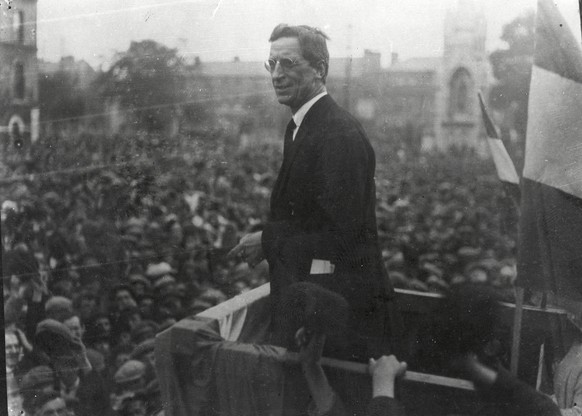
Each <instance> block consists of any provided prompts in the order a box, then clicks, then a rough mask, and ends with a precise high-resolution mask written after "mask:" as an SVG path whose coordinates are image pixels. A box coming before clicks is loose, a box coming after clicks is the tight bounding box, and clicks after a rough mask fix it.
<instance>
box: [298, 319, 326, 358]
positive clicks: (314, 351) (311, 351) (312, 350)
mask: <svg viewBox="0 0 582 416" xmlns="http://www.w3.org/2000/svg"><path fill="white" fill-rule="evenodd" d="M295 342H296V343H297V346H298V347H299V360H300V361H301V365H303V366H304V367H309V366H315V365H319V361H320V360H321V355H322V354H323V346H324V345H325V334H323V333H321V334H308V333H307V330H306V329H305V327H302V328H300V329H298V330H297V333H296V334H295Z"/></svg>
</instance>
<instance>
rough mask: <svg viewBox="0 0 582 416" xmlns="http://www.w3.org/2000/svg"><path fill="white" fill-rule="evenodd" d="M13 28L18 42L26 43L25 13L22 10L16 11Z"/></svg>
mask: <svg viewBox="0 0 582 416" xmlns="http://www.w3.org/2000/svg"><path fill="white" fill-rule="evenodd" d="M12 30H13V31H14V39H15V41H16V42H17V43H24V13H23V12H22V11H19V10H17V11H15V12H14V15H13V17H12Z"/></svg>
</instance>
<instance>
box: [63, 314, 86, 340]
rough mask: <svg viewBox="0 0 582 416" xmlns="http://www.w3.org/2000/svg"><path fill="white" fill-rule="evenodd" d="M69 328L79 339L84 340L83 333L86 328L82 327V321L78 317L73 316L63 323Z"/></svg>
mask: <svg viewBox="0 0 582 416" xmlns="http://www.w3.org/2000/svg"><path fill="white" fill-rule="evenodd" d="M63 323H64V324H65V326H66V327H67V328H69V329H70V330H71V332H72V334H73V335H74V336H75V337H77V338H79V339H83V333H84V332H85V328H83V325H81V320H80V319H79V317H78V316H71V317H70V318H69V319H67V320H65V321H64V322H63Z"/></svg>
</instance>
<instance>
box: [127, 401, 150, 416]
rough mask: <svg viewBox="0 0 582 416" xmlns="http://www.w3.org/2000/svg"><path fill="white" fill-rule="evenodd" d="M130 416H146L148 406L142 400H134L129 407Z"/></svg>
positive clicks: (128, 413)
mask: <svg viewBox="0 0 582 416" xmlns="http://www.w3.org/2000/svg"><path fill="white" fill-rule="evenodd" d="M126 414H127V415H128V416H145V415H146V406H145V403H144V402H143V401H142V400H134V401H132V402H130V403H129V404H128V405H127V412H126Z"/></svg>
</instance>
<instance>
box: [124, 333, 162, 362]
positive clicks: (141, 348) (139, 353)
mask: <svg viewBox="0 0 582 416" xmlns="http://www.w3.org/2000/svg"><path fill="white" fill-rule="evenodd" d="M155 346H156V341H155V339H154V338H148V339H146V340H145V341H143V342H142V343H141V344H139V345H138V346H137V347H135V348H134V350H133V351H132V352H131V355H130V356H129V358H131V359H132V360H140V361H141V360H142V358H143V357H144V355H145V354H147V353H148V352H152V351H153V350H154V348H155Z"/></svg>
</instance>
